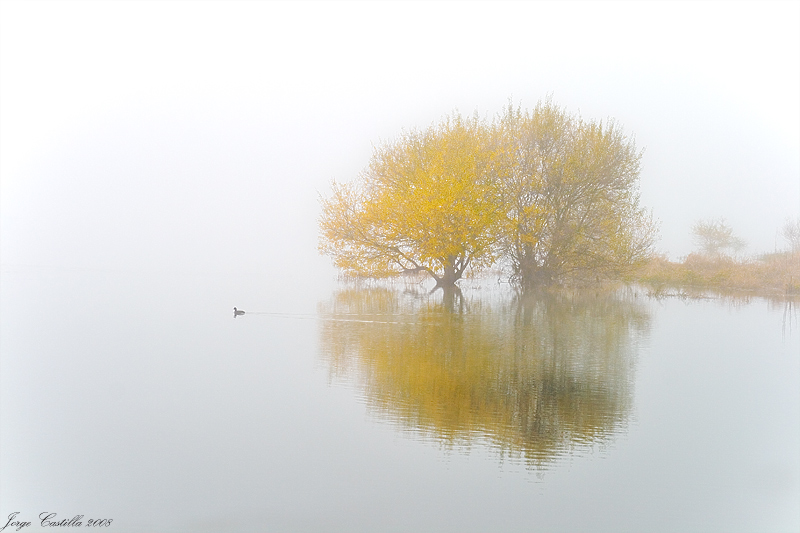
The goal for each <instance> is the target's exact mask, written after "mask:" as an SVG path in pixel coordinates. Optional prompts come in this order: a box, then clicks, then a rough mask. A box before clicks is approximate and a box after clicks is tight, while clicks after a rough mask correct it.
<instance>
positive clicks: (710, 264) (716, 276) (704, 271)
mask: <svg viewBox="0 0 800 533" xmlns="http://www.w3.org/2000/svg"><path fill="white" fill-rule="evenodd" d="M636 281H638V282H640V283H643V284H646V285H651V286H662V287H663V286H668V287H688V288H693V289H711V290H716V291H752V292H758V293H768V294H786V295H792V296H794V295H800V253H798V252H794V253H792V252H780V253H772V254H764V255H761V256H758V257H752V258H744V259H736V258H733V257H730V256H726V255H716V256H712V255H705V254H698V253H693V254H689V255H688V256H687V257H686V258H685V259H684V260H683V261H680V262H673V261H670V260H669V259H667V258H666V257H665V256H655V257H653V258H652V259H651V260H650V261H649V262H648V263H647V264H646V265H645V266H644V267H643V268H642V270H641V271H640V272H639V274H638V276H637V279H636Z"/></svg>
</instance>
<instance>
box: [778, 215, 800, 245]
mask: <svg viewBox="0 0 800 533" xmlns="http://www.w3.org/2000/svg"><path fill="white" fill-rule="evenodd" d="M781 235H783V238H784V239H786V242H788V243H789V249H790V250H791V251H792V253H795V252H800V217H798V218H796V219H794V220H792V219H788V218H787V219H786V222H785V223H784V225H783V228H781Z"/></svg>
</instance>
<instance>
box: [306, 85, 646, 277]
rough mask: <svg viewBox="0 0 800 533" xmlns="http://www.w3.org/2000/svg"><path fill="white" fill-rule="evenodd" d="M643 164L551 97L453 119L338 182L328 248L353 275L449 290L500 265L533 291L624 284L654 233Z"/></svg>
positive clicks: (323, 245) (379, 154)
mask: <svg viewBox="0 0 800 533" xmlns="http://www.w3.org/2000/svg"><path fill="white" fill-rule="evenodd" d="M640 160H641V152H639V151H637V150H636V147H635V144H634V142H633V141H632V140H631V139H629V138H628V137H627V136H626V135H625V134H624V133H623V132H622V130H621V128H620V127H619V126H618V125H617V124H616V123H614V122H613V121H611V122H608V123H602V122H592V121H584V120H582V119H580V118H576V117H572V116H570V115H568V114H567V113H566V112H565V111H564V110H563V109H561V108H559V107H557V106H555V105H554V104H552V103H551V102H550V101H549V100H548V101H545V102H540V103H539V104H538V105H537V106H536V108H535V109H534V110H533V111H532V112H529V111H522V110H521V109H519V108H516V109H515V108H514V107H513V106H512V105H509V106H508V108H507V109H506V110H505V112H504V113H503V114H501V115H500V116H498V117H497V119H496V120H495V121H493V122H491V123H489V122H487V121H484V120H481V119H479V118H478V117H477V116H476V117H472V118H463V117H461V116H460V115H452V116H449V117H446V118H445V119H443V120H442V121H440V122H439V123H438V124H434V125H432V126H431V127H429V128H428V129H426V130H423V131H410V132H407V133H405V134H403V135H401V136H400V137H399V138H398V139H396V140H394V141H392V142H387V143H384V144H381V145H379V146H377V147H376V148H375V150H374V152H373V155H372V159H371V161H370V164H369V166H368V167H367V169H366V170H365V171H364V172H363V173H362V174H361V176H360V177H359V179H358V180H356V181H355V182H352V183H349V184H339V183H336V182H334V183H333V187H332V188H333V194H332V195H331V196H330V197H329V198H323V199H322V216H321V218H320V229H321V238H320V251H321V252H322V253H325V254H328V255H330V256H331V257H332V258H333V260H334V264H336V266H338V267H340V268H342V269H343V270H344V271H346V272H347V273H349V274H353V275H359V276H372V277H383V276H392V275H398V274H402V273H407V272H426V273H428V274H429V275H430V276H432V277H433V278H434V279H435V280H436V282H437V286H442V287H449V286H453V285H454V284H455V282H456V281H457V280H458V279H460V278H461V277H462V276H463V275H464V273H465V272H466V270H467V269H468V268H472V269H474V270H480V269H481V268H484V267H487V266H490V265H492V264H494V263H496V262H500V263H502V264H504V265H508V266H509V267H510V270H511V274H512V279H514V280H515V281H517V282H519V283H520V284H521V285H522V286H523V287H532V286H536V285H540V284H550V283H553V282H557V281H561V280H563V279H565V278H566V277H573V278H575V277H591V279H594V278H595V277H613V276H619V275H621V274H624V273H625V272H627V271H629V270H630V269H632V268H634V267H635V266H637V265H638V264H640V263H641V262H642V261H643V260H644V259H645V258H646V257H647V256H648V254H649V252H650V249H651V246H652V244H653V241H654V237H655V228H654V224H653V223H652V220H651V218H650V217H649V215H648V214H647V213H646V212H645V211H644V210H643V209H642V208H641V207H640V206H639V196H638V179H639V170H640V166H639V164H640Z"/></svg>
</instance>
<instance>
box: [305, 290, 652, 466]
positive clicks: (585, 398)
mask: <svg viewBox="0 0 800 533" xmlns="http://www.w3.org/2000/svg"><path fill="white" fill-rule="evenodd" d="M465 303H466V305H462V306H456V309H458V311H454V307H453V306H451V305H447V304H448V302H443V303H436V302H434V301H432V300H431V299H430V298H426V297H424V296H417V295H410V294H407V293H404V292H402V291H399V290H393V289H390V288H369V289H345V290H341V291H339V292H337V293H335V294H334V295H333V297H332V299H331V300H330V301H329V302H327V303H324V304H321V305H320V314H321V316H322V318H323V320H322V321H321V341H322V342H321V345H322V349H323V354H324V357H325V359H326V360H327V362H328V364H329V368H330V372H331V374H332V376H333V378H335V379H343V380H347V381H355V382H356V383H357V384H358V387H359V389H361V390H362V391H363V394H364V397H365V398H366V401H367V404H368V405H369V406H370V408H371V409H372V410H373V411H374V412H375V413H377V414H378V415H379V416H380V417H382V418H386V419H389V420H392V421H393V422H395V423H397V424H399V425H401V426H403V427H404V428H407V429H409V430H412V431H413V432H415V433H417V434H420V435H423V436H424V437H425V438H433V439H435V440H437V441H439V442H441V443H443V444H445V445H446V446H469V445H471V444H472V443H473V442H476V441H483V442H488V443H489V444H490V445H491V446H493V447H495V448H496V449H497V450H498V451H499V452H500V455H501V456H511V457H518V458H523V459H524V460H525V462H526V463H528V465H529V466H532V467H535V468H541V467H543V466H545V465H546V464H547V463H548V462H550V461H551V460H553V459H554V458H555V457H557V456H559V455H561V454H563V453H566V452H567V451H569V450H574V449H576V448H579V447H580V446H581V445H586V446H591V445H592V444H594V443H596V442H598V441H603V440H606V439H608V438H609V437H610V436H612V435H613V434H614V433H615V432H617V431H619V430H620V429H621V428H623V427H624V426H625V423H626V420H627V417H628V415H629V413H630V409H631V402H632V372H633V369H634V363H635V359H636V346H637V339H638V338H639V337H640V336H641V335H642V334H644V333H645V332H646V331H647V326H648V322H649V318H648V315H647V313H646V311H645V309H644V307H643V306H641V305H638V304H637V303H636V300H635V298H634V297H633V296H631V295H628V296H625V295H620V294H606V295H596V294H594V293H593V294H591V295H586V294H576V293H573V294H569V295H567V294H557V295H556V294H542V295H534V296H527V297H525V298H522V297H513V296H508V297H506V298H503V297H499V298H498V297H496V295H495V297H494V298H492V297H486V298H480V297H475V298H472V299H470V300H469V301H468V302H465Z"/></svg>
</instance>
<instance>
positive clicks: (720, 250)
mask: <svg viewBox="0 0 800 533" xmlns="http://www.w3.org/2000/svg"><path fill="white" fill-rule="evenodd" d="M692 235H693V237H694V241H695V244H697V245H698V246H699V247H700V249H701V250H702V252H703V253H704V254H706V255H708V256H711V257H720V256H722V255H725V250H729V251H731V252H734V253H736V252H739V251H740V250H741V249H742V248H744V247H745V244H746V243H745V241H744V240H742V239H740V238H739V237H737V236H735V235H734V234H733V229H732V228H731V227H730V226H729V225H728V223H727V222H726V221H725V219H724V218H719V219H716V220H698V221H697V222H695V224H694V225H693V226H692Z"/></svg>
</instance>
